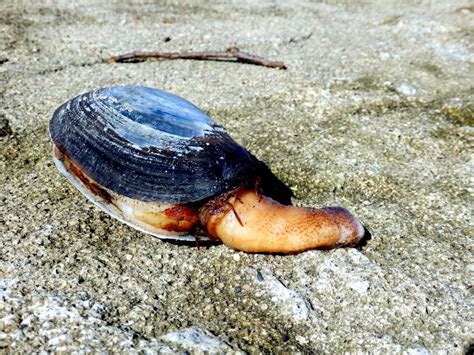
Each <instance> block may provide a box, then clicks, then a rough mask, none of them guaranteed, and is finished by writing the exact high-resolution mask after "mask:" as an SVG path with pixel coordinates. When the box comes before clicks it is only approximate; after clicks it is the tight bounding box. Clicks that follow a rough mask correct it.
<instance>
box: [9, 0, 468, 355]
mask: <svg viewBox="0 0 474 355" xmlns="http://www.w3.org/2000/svg"><path fill="white" fill-rule="evenodd" d="M473 12H474V7H473V5H472V2H464V1H422V0H420V1H413V2H398V1H393V2H379V1H357V2H350V1H322V2H318V1H307V0H300V1H291V2H290V1H288V2H272V1H258V2H257V1H248V2H218V3H215V4H211V3H206V2H203V1H202V2H199V1H189V2H185V3H182V4H181V3H178V2H165V1H157V2H149V1H132V2H109V1H101V0H80V1H65V0H62V1H41V2H40V1H38V2H33V1H30V2H27V1H7V0H3V1H1V2H0V13H1V16H0V26H1V31H0V41H1V42H0V63H1V64H0V73H1V77H0V78H1V85H0V93H1V94H0V122H1V125H0V127H1V129H0V131H1V134H0V153H1V154H0V159H1V161H0V228H1V230H0V232H1V240H0V243H1V248H0V352H2V351H5V352H7V353H18V352H31V351H42V350H45V351H66V352H69V351H80V350H82V351H88V350H95V351H105V350H115V351H127V352H128V351H133V352H141V351H143V352H149V353H174V352H177V351H189V352H193V353H194V352H195V353H199V352H205V351H208V352H211V353H212V352H240V351H245V352H252V353H253V352H269V351H274V352H309V351H316V352H327V353H333V352H338V353H340V352H344V351H349V352H357V351H361V352H366V351H376V352H387V351H388V352H405V353H417V354H423V353H431V352H437V351H441V352H442V353H445V352H447V353H462V352H463V351H464V350H465V349H466V348H467V347H468V345H469V344H470V343H471V342H472V341H473V336H472V334H474V325H473V324H474V323H473V308H472V303H470V300H471V299H472V284H473V272H474V271H473V270H474V266H473V265H474V264H473V263H472V260H473V255H472V248H473V238H472V234H473V233H472V231H473V224H472V216H473V200H472V193H473V192H474V186H473V179H472V178H473V169H474V160H473V149H472V148H473V141H474V128H473V123H474V116H473V112H474V106H473V93H474V91H473V86H472V85H473V83H474V75H473V64H474V56H473V43H474V41H473V33H474V32H473V30H474V26H473V23H474V22H473ZM233 44H236V45H238V46H239V47H240V48H241V50H243V51H246V52H249V53H254V54H258V55H262V56H265V57H267V58H270V59H278V60H283V61H284V62H285V63H286V64H287V65H288V70H286V71H282V70H275V69H268V68H263V67H258V66H252V65H245V64H235V63H222V62H205V61H184V60H178V61H162V62H145V63H139V64H115V65H111V64H106V63H103V62H102V60H103V59H105V58H107V57H109V56H111V55H115V54H120V53H124V52H129V51H132V50H163V51H187V50H225V49H226V48H227V47H228V46H229V45H233ZM121 84H142V85H148V86H153V87H158V88H162V89H165V90H168V91H171V92H173V93H176V94H178V95H180V96H183V97H185V98H187V99H189V100H190V101H192V102H194V103H195V104H197V105H198V106H199V107H201V108H203V109H204V110H205V111H207V112H208V113H209V114H210V115H211V116H212V117H214V118H215V119H216V120H217V121H219V122H220V123H222V124H223V125H224V126H225V127H227V129H228V130H229V132H230V133H231V135H232V136H233V137H235V138H236V139H237V140H238V141H239V142H240V143H242V144H243V145H245V146H246V147H247V148H249V149H250V150H251V151H252V152H253V153H254V154H255V155H256V156H258V157H259V158H260V159H261V160H263V161H265V162H266V163H267V164H268V165H269V166H270V167H271V168H272V170H273V171H274V172H275V173H276V174H277V175H278V176H279V177H280V178H281V179H282V180H284V181H285V182H286V183H287V184H288V185H289V186H291V188H292V189H293V190H294V192H295V194H296V198H295V201H294V203H295V204H302V205H303V204H304V205H312V206H324V205H343V206H346V207H347V208H349V209H350V210H352V211H354V212H355V214H357V215H358V216H359V217H360V219H361V220H362V221H363V223H364V224H365V225H366V226H367V227H368V229H369V230H370V231H371V232H372V239H371V240H370V241H369V242H368V244H367V245H366V246H365V247H364V248H362V249H341V250H333V251H309V252H306V253H302V254H299V255H293V256H282V255H250V254H244V253H240V252H236V251H233V250H230V249H228V248H226V247H225V246H223V245H216V246H208V247H202V248H201V249H200V250H197V249H196V248H195V247H193V246H189V245H175V244H171V243H167V242H162V241H160V240H158V239H155V238H152V237H149V236H146V235H143V234H141V233H139V232H136V231H134V230H131V229H130V228H128V227H126V226H124V225H122V224H120V223H119V222H117V221H116V220H113V219H112V218H110V217H109V216H107V215H105V214H104V213H102V212H101V211H99V210H98V209H97V208H95V207H93V206H91V205H90V204H89V203H88V202H87V201H86V199H85V198H83V197H82V196H81V195H80V194H79V193H78V192H77V191H75V190H74V189H73V188H72V187H71V186H69V185H68V183H67V182H66V180H65V179H64V178H62V177H61V176H60V174H59V173H58V172H57V171H56V170H55V168H54V165H53V163H52V161H51V145H50V143H49V138H48V133H47V124H48V120H49V118H50V116H51V114H52V112H53V111H54V109H55V108H56V107H57V106H58V105H60V104H61V103H63V102H64V101H66V100H67V99H69V98H70V97H72V96H75V95H77V94H79V93H82V92H85V91H88V90H92V89H96V88H98V87H103V86H109V85H121Z"/></svg>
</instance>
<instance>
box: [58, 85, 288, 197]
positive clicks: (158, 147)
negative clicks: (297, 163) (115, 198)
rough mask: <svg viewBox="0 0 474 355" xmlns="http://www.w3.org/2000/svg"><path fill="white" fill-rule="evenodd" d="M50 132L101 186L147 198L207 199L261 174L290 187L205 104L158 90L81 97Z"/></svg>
mask: <svg viewBox="0 0 474 355" xmlns="http://www.w3.org/2000/svg"><path fill="white" fill-rule="evenodd" d="M49 129H50V134H51V139H52V141H53V143H54V144H55V146H56V147H57V148H58V149H59V150H60V151H61V152H63V153H64V154H66V155H67V156H68V157H69V159H71V160H72V161H73V162H75V164H76V165H78V166H79V167H80V168H81V170H83V171H84V172H85V173H86V174H87V175H88V176H90V177H91V178H93V179H94V180H95V181H96V182H97V183H99V184H100V185H102V186H104V187H106V188H107V189H110V190H112V191H114V192H116V193H118V194H120V195H123V196H127V197H130V198H134V199H138V200H142V201H163V202H175V203H189V202H195V201H200V200H204V199H207V198H209V197H212V196H215V195H217V194H220V193H223V192H226V191H228V190H230V189H232V188H234V187H236V186H238V185H241V184H243V183H244V184H245V183H253V182H254V181H255V180H256V179H257V177H261V178H263V179H264V180H267V181H270V182H269V183H270V184H273V185H274V186H280V189H281V186H284V185H282V183H281V182H279V181H278V179H276V178H275V177H274V176H273V175H272V174H271V172H270V171H269V170H268V168H267V167H266V166H265V165H264V164H263V163H261V162H259V161H258V160H257V159H256V158H255V157H253V156H252V155H251V154H250V153H249V152H248V151H247V150H245V149H244V148H243V147H241V146H240V145H238V144H237V143H236V142H235V141H234V140H233V139H232V138H231V137H230V136H229V135H228V134H227V132H226V131H225V130H224V129H223V128H222V127H221V126H219V125H217V124H216V123H215V122H214V121H213V120H212V119H211V118H209V117H208V116H207V115H206V114H205V113H203V112H202V111H201V110H200V109H198V108H197V107H196V106H194V105H193V104H191V103H190V102H189V101H186V100H184V99H182V98H180V97H178V96H175V95H172V94H169V93H166V92H164V91H161V90H157V89H152V88H147V87H141V86H122V87H112V88H104V89H99V90H96V91H92V92H89V93H86V94H83V95H80V96H78V97H76V98H74V99H72V100H70V101H68V102H66V103H65V104H63V105H62V106H60V107H59V108H58V109H57V110H56V111H55V113H54V115H53V117H52V119H51V122H50V125H49ZM272 189H273V188H270V190H272ZM283 189H284V188H283ZM288 191H289V190H288Z"/></svg>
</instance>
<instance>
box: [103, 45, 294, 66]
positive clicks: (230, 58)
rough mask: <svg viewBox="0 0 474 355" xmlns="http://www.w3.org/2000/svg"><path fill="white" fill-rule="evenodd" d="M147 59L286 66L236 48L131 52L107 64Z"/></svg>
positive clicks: (111, 59)
mask: <svg viewBox="0 0 474 355" xmlns="http://www.w3.org/2000/svg"><path fill="white" fill-rule="evenodd" d="M148 59H158V60H160V59H194V60H214V61H223V62H239V63H247V64H254V65H261V66H264V67H268V68H277V69H286V65H285V63H283V62H280V61H272V60H268V59H265V58H262V57H259V56H256V55H252V54H247V53H244V52H241V51H240V50H239V49H238V48H237V47H235V46H232V47H229V48H228V49H227V51H225V52H216V51H210V52H131V53H126V54H121V55H117V56H113V57H110V58H108V59H106V62H107V63H109V64H110V63H138V62H143V61H145V60H148Z"/></svg>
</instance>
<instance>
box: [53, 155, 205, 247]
mask: <svg viewBox="0 0 474 355" xmlns="http://www.w3.org/2000/svg"><path fill="white" fill-rule="evenodd" d="M53 161H54V164H55V165H56V168H57V169H58V170H59V171H60V172H61V174H63V175H64V176H65V177H66V179H67V180H68V181H69V182H70V183H71V184H72V185H73V186H74V187H75V188H76V189H78V190H79V191H80V192H81V193H82V194H83V195H84V196H85V197H87V199H88V200H89V201H91V202H92V203H93V204H94V205H96V206H97V207H99V208H100V209H101V210H102V211H104V212H105V213H107V214H109V215H110V216H112V217H114V218H115V219H117V220H119V221H120V222H122V223H125V224H126V225H128V226H129V227H131V228H133V229H135V230H138V231H140V232H143V233H145V234H148V235H152V236H154V237H157V238H159V239H169V240H176V241H183V242H193V241H196V237H195V236H193V235H166V234H159V233H153V232H150V231H148V230H146V229H144V228H142V227H140V226H137V225H135V224H133V223H132V222H130V221H127V220H126V219H124V218H123V217H122V216H121V215H120V214H119V213H118V212H117V211H116V210H115V208H113V207H112V206H111V205H108V204H105V203H103V201H102V199H101V198H100V197H99V196H96V195H93V194H92V193H91V192H90V191H89V190H88V189H87V188H86V187H85V186H84V185H83V184H82V182H81V181H80V180H79V179H77V178H76V177H75V176H74V175H73V174H71V173H70V172H69V171H68V170H67V169H66V168H65V167H64V165H63V164H62V162H61V161H60V160H59V159H58V158H56V157H55V155H54V148H53ZM199 240H200V241H208V240H210V239H209V238H208V237H206V236H199Z"/></svg>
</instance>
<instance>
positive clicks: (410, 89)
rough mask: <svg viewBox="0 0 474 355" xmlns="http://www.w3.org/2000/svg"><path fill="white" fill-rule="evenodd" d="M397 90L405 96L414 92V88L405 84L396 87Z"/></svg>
mask: <svg viewBox="0 0 474 355" xmlns="http://www.w3.org/2000/svg"><path fill="white" fill-rule="evenodd" d="M396 90H397V92H398V93H400V94H403V95H406V96H413V95H415V94H416V89H415V88H413V87H411V86H410V85H407V84H402V85H400V86H399V87H397V89H396Z"/></svg>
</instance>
